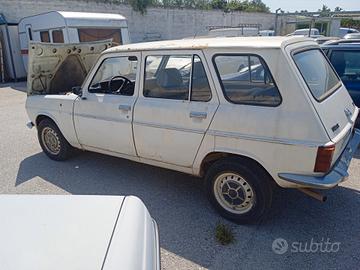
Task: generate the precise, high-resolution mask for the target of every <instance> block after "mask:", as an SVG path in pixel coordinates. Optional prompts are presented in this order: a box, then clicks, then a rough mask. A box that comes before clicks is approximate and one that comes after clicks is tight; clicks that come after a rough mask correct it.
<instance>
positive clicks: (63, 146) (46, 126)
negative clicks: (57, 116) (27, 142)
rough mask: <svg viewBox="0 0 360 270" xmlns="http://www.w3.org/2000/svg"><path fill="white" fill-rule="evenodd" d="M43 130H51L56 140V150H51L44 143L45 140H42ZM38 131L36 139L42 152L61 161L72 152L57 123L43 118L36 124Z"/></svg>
mask: <svg viewBox="0 0 360 270" xmlns="http://www.w3.org/2000/svg"><path fill="white" fill-rule="evenodd" d="M44 130H47V131H49V130H51V132H54V133H53V134H54V135H55V137H56V139H57V140H58V141H57V143H58V146H59V147H58V149H57V151H51V150H50V148H49V147H48V146H47V145H46V142H45V141H44V136H43V132H44ZM37 131H38V140H39V143H40V146H41V148H42V150H43V151H44V153H45V154H46V155H47V156H48V157H49V158H50V159H53V160H56V161H63V160H66V159H68V158H69V157H70V155H71V153H72V149H73V148H72V146H71V145H70V144H69V143H68V142H67V140H66V139H65V138H64V136H63V135H62V133H61V131H60V129H59V128H58V127H57V125H56V124H55V123H54V122H53V121H52V120H50V119H43V120H41V122H40V123H39V125H38V126H37Z"/></svg>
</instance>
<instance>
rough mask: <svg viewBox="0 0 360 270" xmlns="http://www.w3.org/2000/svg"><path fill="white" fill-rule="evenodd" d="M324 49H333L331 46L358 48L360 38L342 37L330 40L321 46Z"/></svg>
mask: <svg viewBox="0 0 360 270" xmlns="http://www.w3.org/2000/svg"><path fill="white" fill-rule="evenodd" d="M321 47H322V48H324V49H326V48H327V49H333V48H347V49H350V48H356V49H359V48H360V39H345V40H344V39H342V40H331V41H328V42H325V43H324V44H323V45H322V46H321Z"/></svg>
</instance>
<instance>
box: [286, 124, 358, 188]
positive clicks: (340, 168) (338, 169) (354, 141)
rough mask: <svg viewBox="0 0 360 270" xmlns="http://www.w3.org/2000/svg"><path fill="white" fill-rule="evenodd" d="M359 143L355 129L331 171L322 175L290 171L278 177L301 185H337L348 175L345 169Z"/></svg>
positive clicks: (311, 186) (321, 186)
mask: <svg viewBox="0 0 360 270" xmlns="http://www.w3.org/2000/svg"><path fill="white" fill-rule="evenodd" d="M359 144H360V130H359V129H355V130H354V134H353V136H352V138H351V139H350V141H349V142H348V144H347V146H346V147H345V149H344V151H343V153H342V154H341V156H340V158H339V159H338V161H337V162H336V163H335V166H333V168H332V169H331V171H330V172H329V173H328V174H326V175H324V176H321V177H317V176H308V175H300V174H291V173H279V177H280V178H281V179H283V180H285V181H289V182H292V183H295V184H297V185H301V186H302V187H308V188H318V189H328V188H332V187H334V186H336V185H338V184H339V183H340V182H342V181H344V180H345V179H346V178H347V177H348V176H349V174H348V172H347V171H348V168H349V165H350V161H351V159H352V157H353V155H354V154H355V152H356V150H357V148H358V146H359Z"/></svg>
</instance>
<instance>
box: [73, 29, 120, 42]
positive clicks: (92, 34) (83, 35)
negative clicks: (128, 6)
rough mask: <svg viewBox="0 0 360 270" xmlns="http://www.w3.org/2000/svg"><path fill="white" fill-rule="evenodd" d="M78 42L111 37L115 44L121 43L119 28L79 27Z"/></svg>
mask: <svg viewBox="0 0 360 270" xmlns="http://www.w3.org/2000/svg"><path fill="white" fill-rule="evenodd" d="M78 33H79V40H80V42H89V41H98V40H105V39H112V40H113V42H114V43H115V44H116V45H121V44H122V37H121V29H119V28H117V29H96V28H80V29H78Z"/></svg>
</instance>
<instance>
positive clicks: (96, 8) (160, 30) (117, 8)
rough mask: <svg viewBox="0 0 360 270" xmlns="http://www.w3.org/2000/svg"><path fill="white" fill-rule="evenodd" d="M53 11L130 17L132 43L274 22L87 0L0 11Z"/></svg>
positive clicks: (10, 16)
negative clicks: (139, 8) (139, 9)
mask: <svg viewBox="0 0 360 270" xmlns="http://www.w3.org/2000/svg"><path fill="white" fill-rule="evenodd" d="M51 10H63V11H82V12H104V13H120V14H122V15H124V16H125V17H126V18H127V19H128V23H129V31H130V38H131V40H132V41H133V42H138V41H146V40H159V39H176V38H183V37H189V36H194V35H205V34H206V33H207V32H208V27H209V26H237V25H238V24H240V23H248V24H261V25H262V27H261V29H270V28H273V27H274V24H275V15H274V14H264V13H245V12H233V13H224V12H222V11H204V10H190V9H163V8H150V9H148V10H147V13H146V14H145V15H141V14H140V13H138V12H134V11H133V10H132V8H131V7H130V6H127V5H118V4H110V3H99V2H94V1H85V0H77V1H76V0H61V1H60V0H53V1H46V0H0V13H3V14H4V15H5V18H6V19H7V21H8V22H14V23H17V22H19V20H20V19H21V18H23V17H26V16H30V15H35V14H39V13H42V12H47V11H51Z"/></svg>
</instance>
